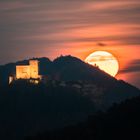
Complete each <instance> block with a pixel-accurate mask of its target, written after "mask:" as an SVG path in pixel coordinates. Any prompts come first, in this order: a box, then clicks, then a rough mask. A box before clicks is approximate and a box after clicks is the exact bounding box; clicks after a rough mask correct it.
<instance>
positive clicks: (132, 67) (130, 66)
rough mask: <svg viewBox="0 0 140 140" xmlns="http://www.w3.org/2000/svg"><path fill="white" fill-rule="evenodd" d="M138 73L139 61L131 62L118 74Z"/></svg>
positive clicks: (139, 68)
mask: <svg viewBox="0 0 140 140" xmlns="http://www.w3.org/2000/svg"><path fill="white" fill-rule="evenodd" d="M131 72H140V59H136V60H133V61H131V62H130V63H129V64H128V65H127V67H126V68H124V69H122V70H120V71H119V73H120V74H121V73H131Z"/></svg>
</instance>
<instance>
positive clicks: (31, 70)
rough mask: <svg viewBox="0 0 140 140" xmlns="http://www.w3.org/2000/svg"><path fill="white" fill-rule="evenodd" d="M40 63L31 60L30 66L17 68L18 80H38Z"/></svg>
mask: <svg viewBox="0 0 140 140" xmlns="http://www.w3.org/2000/svg"><path fill="white" fill-rule="evenodd" d="M38 72H39V68H38V61H37V60H30V61H29V65H22V66H16V79H30V78H33V79H37V78H40V76H39V75H38Z"/></svg>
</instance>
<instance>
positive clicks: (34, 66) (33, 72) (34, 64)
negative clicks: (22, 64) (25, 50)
mask: <svg viewBox="0 0 140 140" xmlns="http://www.w3.org/2000/svg"><path fill="white" fill-rule="evenodd" d="M29 64H30V77H31V78H38V76H39V75H38V72H39V68H38V61H35V60H30V61H29Z"/></svg>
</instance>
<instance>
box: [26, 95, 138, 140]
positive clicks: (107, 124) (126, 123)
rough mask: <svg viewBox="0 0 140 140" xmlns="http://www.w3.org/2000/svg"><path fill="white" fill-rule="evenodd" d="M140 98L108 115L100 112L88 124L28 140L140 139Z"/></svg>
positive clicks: (49, 132)
mask: <svg viewBox="0 0 140 140" xmlns="http://www.w3.org/2000/svg"><path fill="white" fill-rule="evenodd" d="M139 108H140V97H137V98H133V99H131V100H126V101H125V102H123V103H121V104H120V105H117V104H114V106H113V107H111V108H110V109H109V110H108V111H107V112H106V113H103V112H98V113H97V114H96V115H94V116H90V117H89V118H88V120H87V121H86V122H83V123H79V124H77V125H71V126H69V127H65V128H63V129H59V130H55V131H46V132H44V133H40V134H38V135H36V136H35V137H27V140H77V139H79V140H103V139H109V140H112V139H115V140H117V139H120V140H121V139H140V135H139V130H140V109H139Z"/></svg>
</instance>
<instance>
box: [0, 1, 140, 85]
mask: <svg viewBox="0 0 140 140" xmlns="http://www.w3.org/2000/svg"><path fill="white" fill-rule="evenodd" d="M96 50H106V51H109V52H111V53H113V54H114V55H115V56H116V57H117V58H118V60H119V64H120V74H118V76H117V78H119V79H120V78H122V79H125V80H126V81H128V82H130V83H132V84H134V85H137V86H139V87H140V82H138V81H140V79H139V78H138V77H140V55H139V54H140V1H139V0H133V1H132V0H124V1H122V0H117V1H115V0H114V1H113V0H94V1H93V0H59V1H58V0H45V1H44V0H30V1H29V0H24V1H23V0H12V1H11V0H5V1H3V0H0V64H5V63H8V62H15V61H17V60H22V59H27V58H32V57H49V58H50V59H54V58H56V57H57V56H60V55H61V54H62V55H67V54H70V55H74V56H76V57H79V58H80V59H82V60H84V59H85V58H86V57H87V56H88V55H89V54H90V53H92V52H94V51H96ZM132 75H133V76H132Z"/></svg>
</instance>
